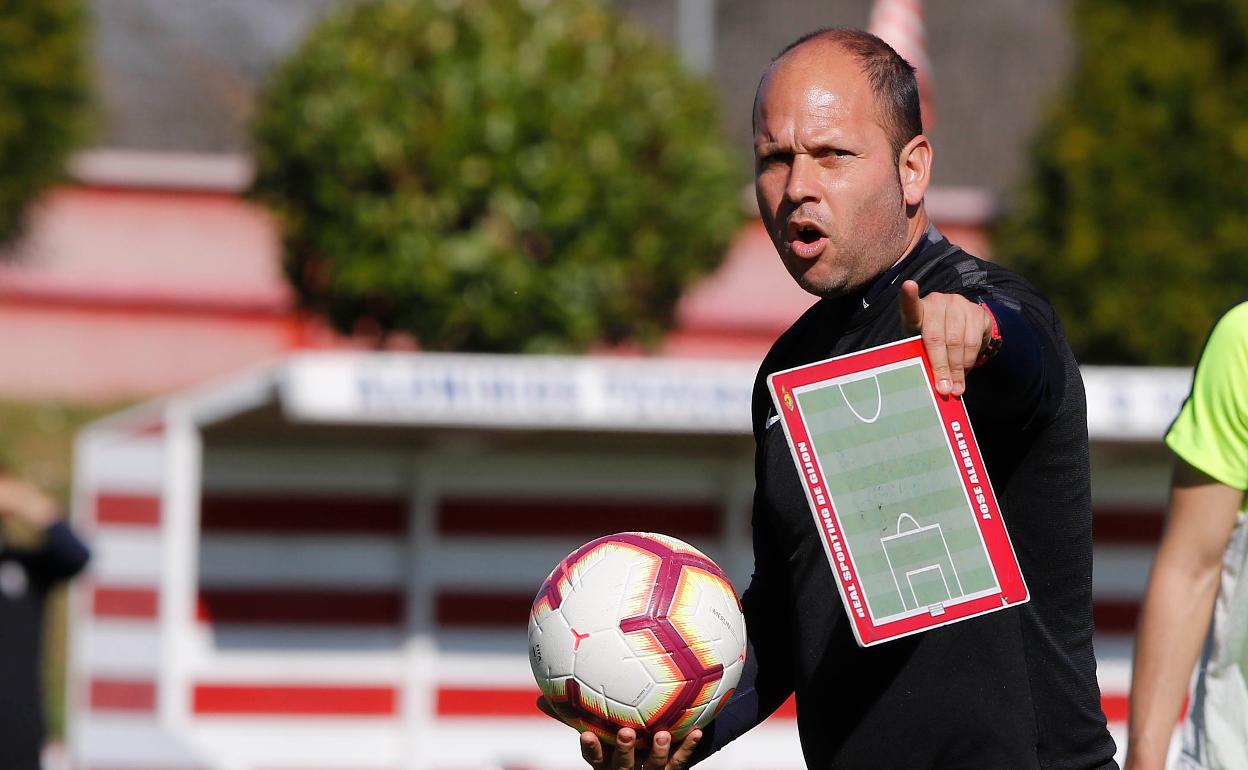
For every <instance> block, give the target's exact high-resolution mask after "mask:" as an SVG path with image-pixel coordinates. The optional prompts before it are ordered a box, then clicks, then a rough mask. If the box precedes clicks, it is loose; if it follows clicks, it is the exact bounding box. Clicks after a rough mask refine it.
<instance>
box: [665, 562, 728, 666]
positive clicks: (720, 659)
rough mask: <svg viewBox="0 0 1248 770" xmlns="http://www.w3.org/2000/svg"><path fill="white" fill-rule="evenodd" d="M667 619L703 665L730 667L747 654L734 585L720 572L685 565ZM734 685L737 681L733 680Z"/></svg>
mask: <svg viewBox="0 0 1248 770" xmlns="http://www.w3.org/2000/svg"><path fill="white" fill-rule="evenodd" d="M668 619H669V620H671V622H672V624H673V625H674V626H675V627H676V630H677V631H678V632H679V633H680V635H681V636H682V637H683V638H684V639H685V640H686V641H688V642H689V648H690V649H691V650H693V651H694V654H696V655H697V656H698V660H699V661H701V663H702V665H703V666H706V667H707V668H710V667H712V666H715V665H720V666H724V667H725V668H727V667H728V664H730V663H732V662H734V661H738V660H743V659H744V657H745V644H746V640H745V619H744V618H743V617H742V615H741V610H740V608H739V606H738V604H737V597H736V594H734V593H733V592H732V587H731V586H729V585H728V584H727V583H725V582H724V581H723V580H722V579H721V578H720V577H719V576H718V575H714V574H711V573H709V572H707V571H705V570H701V569H697V568H695V567H686V568H685V569H684V570H683V571H682V572H681V576H680V582H679V583H678V585H677V589H676V596H675V598H674V599H673V601H672V608H671V610H670V611H669V612H668ZM734 686H735V683H734Z"/></svg>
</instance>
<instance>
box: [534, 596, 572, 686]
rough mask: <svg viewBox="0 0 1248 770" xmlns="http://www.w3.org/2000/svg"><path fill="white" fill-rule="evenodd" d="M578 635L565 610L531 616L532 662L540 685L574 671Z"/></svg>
mask: <svg viewBox="0 0 1248 770" xmlns="http://www.w3.org/2000/svg"><path fill="white" fill-rule="evenodd" d="M574 641H575V640H574V637H573V635H572V633H571V630H570V629H569V627H568V621H567V619H566V618H564V616H563V613H562V612H560V611H559V610H554V611H551V612H547V613H545V614H544V615H543V616H542V617H541V618H536V617H530V619H529V665H531V666H532V668H533V676H534V678H536V679H537V683H538V685H539V686H540V685H541V684H542V682H543V681H545V680H550V679H559V678H563V677H568V676H571V675H572V668H573V659H574V656H575V650H574V647H573V645H574Z"/></svg>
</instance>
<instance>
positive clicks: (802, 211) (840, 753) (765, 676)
mask: <svg viewBox="0 0 1248 770" xmlns="http://www.w3.org/2000/svg"><path fill="white" fill-rule="evenodd" d="M754 150H755V158H756V167H755V189H756V193H757V197H758V203H759V209H760V212H761V215H762V219H763V224H764V225H765V226H766V228H767V230H768V232H769V233H770V234H771V237H772V241H773V242H774V244H775V247H776V250H777V251H778V252H779V255H780V258H781V261H782V262H783V263H784V265H785V267H786V268H787V269H788V271H789V273H790V274H791V275H792V276H793V278H794V279H795V280H796V281H797V282H798V284H799V285H801V286H802V288H804V289H806V290H807V291H809V292H811V293H812V294H815V295H817V296H819V297H820V301H819V302H817V303H816V304H815V305H814V306H813V307H812V308H811V309H810V310H809V311H807V312H806V313H805V314H804V315H803V316H802V317H801V318H800V319H799V320H798V321H797V322H796V323H795V324H793V326H792V327H791V328H790V329H789V330H788V331H786V332H785V333H784V334H783V335H782V336H781V337H780V339H779V340H778V341H777V342H776V343H775V345H774V346H773V348H772V350H771V352H770V353H769V354H768V355H767V357H766V359H765V360H764V362H763V365H762V368H761V370H760V371H759V375H758V380H757V382H756V384H755V391H754V409H753V424H754V437H755V442H756V448H757V451H756V463H755V471H756V482H757V487H756V492H755V498H754V518H753V531H754V557H755V571H754V576H753V578H752V580H751V583H750V586H749V588H748V589H747V591H746V592H745V595H744V597H743V599H742V602H743V605H744V607H745V612H746V621H747V627H748V630H749V633H750V640H751V644H752V649H751V652H750V655H749V658H748V663H747V668H746V671H745V673H744V675H743V677H742V681H741V683H740V685H739V687H738V690H737V693H736V695H735V696H734V697H733V699H732V701H731V702H730V703H729V704H728V705H727V707H726V708H725V709H724V711H723V712H721V714H720V715H719V716H718V717H717V718H716V720H715V721H714V722H712V723H711V725H710V726H708V727H707V728H706V730H705V731H694V732H693V733H691V734H690V735H689V736H688V737H687V738H686V739H685V740H684V741H683V742H682V743H681V745H679V746H677V747H672V746H671V741H670V736H667V735H666V734H665V733H660V734H658V735H656V737H655V747H654V748H653V750H652V751H651V752H650V754H649V755H648V757H647V758H646V759H645V760H644V767H647V768H663V767H666V768H672V769H674V768H682V767H686V766H688V765H689V764H692V763H694V762H696V761H698V760H700V759H702V758H703V757H705V756H707V755H708V754H710V753H711V752H713V751H715V750H716V749H718V748H720V747H722V746H723V745H725V744H726V743H728V742H729V741H731V740H732V739H733V738H735V737H736V736H738V735H740V734H741V733H743V732H745V731H746V730H748V729H750V728H751V727H753V726H754V725H756V724H758V723H759V722H761V721H762V720H763V719H765V718H766V717H767V716H768V715H769V714H771V713H772V712H773V711H774V710H775V709H776V708H777V707H778V706H780V704H781V703H782V702H783V701H784V700H785V699H786V698H787V697H788V696H789V695H790V694H791V693H795V694H796V697H797V712H798V729H799V733H800V736H801V741H802V750H803V753H804V755H805V759H806V764H807V766H808V767H810V768H814V769H817V770H822V769H823V768H898V769H899V770H921V769H922V768H976V769H991V770H997V769H999V768H1001V769H1006V768H1008V769H1009V770H1020V769H1021V768H1112V767H1116V765H1115V764H1114V761H1113V753H1114V744H1113V741H1112V739H1111V738H1110V737H1109V733H1108V731H1107V730H1106V728H1105V718H1104V716H1103V714H1102V713H1101V709H1100V695H1099V691H1098V688H1097V683H1096V678H1095V659H1094V657H1093V653H1092V619H1091V564H1092V551H1091V510H1090V494H1089V475H1088V456H1087V451H1088V447H1087V419H1086V408H1085V403H1084V395H1083V386H1082V382H1081V380H1080V378H1079V372H1078V368H1077V366H1076V364H1075V360H1074V358H1073V356H1072V355H1071V354H1070V350H1069V348H1068V347H1067V345H1066V343H1065V340H1064V337H1063V334H1062V330H1061V324H1060V323H1059V322H1058V320H1057V318H1056V316H1055V314H1054V312H1053V309H1052V307H1051V306H1050V304H1049V303H1048V302H1047V301H1046V300H1045V299H1044V298H1043V297H1041V296H1040V295H1039V294H1038V293H1037V292H1036V290H1035V289H1034V288H1032V287H1031V286H1030V285H1029V284H1027V283H1026V282H1025V281H1023V280H1022V279H1020V278H1019V277H1017V276H1015V275H1013V274H1012V273H1009V272H1008V271H1006V270H1004V269H1002V268H1000V267H998V266H996V265H992V264H990V263H986V262H982V261H980V260H977V259H975V258H973V257H971V256H969V255H967V254H966V253H965V252H963V251H962V250H961V249H959V248H957V247H956V246H953V245H952V244H950V243H949V242H948V241H947V240H945V239H944V238H943V237H941V235H940V234H939V233H938V232H937V231H936V230H935V228H933V227H932V226H931V225H930V223H929V221H928V218H927V214H926V212H925V210H924V206H923V198H924V195H925V193H926V190H927V186H928V182H929V178H930V171H931V162H932V148H931V145H930V143H929V141H928V139H927V137H926V136H924V135H923V128H922V122H921V118H920V114H919V100H918V88H917V84H916V83H915V77H914V70H913V68H912V67H910V66H909V65H908V64H907V63H906V62H905V61H904V60H902V59H901V58H900V57H899V56H897V54H896V53H895V52H894V51H893V50H892V49H891V48H889V47H888V46H887V45H886V44H885V43H883V42H882V41H880V40H879V39H878V38H875V37H874V36H871V35H868V34H867V33H864V32H860V31H857V30H848V29H834V30H824V31H821V32H818V33H815V34H813V35H810V36H807V37H805V38H803V39H801V40H799V41H798V42H796V43H795V44H793V45H792V46H790V47H789V48H787V49H785V50H784V51H783V52H781V54H780V55H779V56H778V57H777V58H776V59H775V60H774V61H773V63H772V65H771V67H770V68H769V69H768V71H767V73H766V74H765V75H764V77H763V79H762V82H761V83H760V84H759V88H758V93H757V96H756V98H755V106H754ZM916 333H919V334H921V335H922V337H923V341H924V345H925V348H926V350H927V352H928V355H929V356H930V358H931V362H932V367H933V372H934V375H935V378H936V386H937V390H938V391H939V393H940V394H941V395H942V397H946V398H965V401H966V405H967V408H968V410H969V412H970V415H971V418H972V422H973V424H974V428H975V433H976V435H977V436H978V438H979V441H980V445H981V448H982V450H983V452H984V456H985V459H986V463H987V466H988V470H989V474H990V476H991V477H992V481H993V485H994V487H995V489H996V492H997V495H998V498H999V500H1000V502H1001V503H1002V508H1003V511H1004V517H1005V521H1006V524H1007V526H1008V528H1009V532H1010V535H1011V537H1012V540H1013V544H1014V547H1015V550H1016V552H1017V554H1018V558H1019V561H1020V563H1021V566H1022V571H1023V575H1024V576H1025V578H1026V581H1027V584H1028V587H1029V589H1030V592H1031V601H1030V603H1028V604H1025V605H1023V606H1021V607H1017V608H1011V609H1007V610H1002V611H999V612H996V613H992V614H990V615H986V616H983V617H980V618H976V619H973V620H967V621H964V622H961V623H955V624H952V625H949V626H946V627H943V628H938V629H934V630H930V631H927V632H925V633H922V634H919V635H917V636H913V637H908V638H904V639H900V640H896V641H892V642H888V643H886V644H883V645H880V646H878V647H872V648H867V649H863V648H860V647H858V646H857V645H856V643H855V642H854V638H853V635H852V632H851V630H850V627H849V621H848V619H847V618H846V616H845V612H844V609H843V608H842V605H841V602H840V599H839V596H838V593H837V588H836V585H835V582H834V577H833V573H832V570H831V568H830V566H829V563H828V561H827V558H826V556H825V554H824V551H823V547H822V544H821V541H820V535H819V532H818V529H817V528H816V526H815V524H814V522H813V520H812V517H811V514H810V510H809V508H808V507H807V502H806V498H805V496H804V493H803V491H802V487H801V483H800V480H799V476H798V472H797V469H796V468H795V466H794V464H793V460H792V457H791V455H790V451H789V448H788V446H787V444H786V442H785V439H784V436H783V433H782V431H781V428H780V426H779V425H778V424H777V420H776V418H775V415H774V411H773V410H772V409H771V399H770V398H769V396H768V395H767V392H766V389H765V382H766V377H767V375H769V374H771V373H772V372H775V371H779V370H782V369H787V368H790V367H794V366H799V365H802V364H806V363H810V362H813V361H817V360H821V359H825V358H829V357H831V356H835V355H840V354H843V353H849V352H853V351H856V350H862V349H865V348H869V347H873V346H876V345H881V344H884V343H888V342H893V341H895V340H899V339H903V338H905V337H907V336H910V335H913V334H916ZM617 739H618V741H619V743H618V747H617V748H616V749H614V750H611V751H606V750H604V748H603V747H602V746H601V745H600V743H599V742H598V740H597V739H596V738H595V737H594V736H593V735H592V734H589V733H586V734H583V735H582V736H581V748H582V754H583V756H584V757H585V759H586V760H587V761H588V762H589V763H590V764H591V765H593V766H595V767H599V768H632V767H633V766H634V762H637V761H639V758H638V757H637V756H636V754H637V751H636V746H635V743H636V740H635V736H634V735H633V731H632V730H628V729H625V730H621V731H620V733H619V735H618V736H617Z"/></svg>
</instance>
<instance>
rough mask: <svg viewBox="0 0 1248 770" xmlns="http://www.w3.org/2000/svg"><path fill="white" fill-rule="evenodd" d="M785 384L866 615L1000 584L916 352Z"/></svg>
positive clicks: (958, 598) (878, 616) (936, 610)
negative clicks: (875, 365) (816, 464)
mask: <svg viewBox="0 0 1248 770" xmlns="http://www.w3.org/2000/svg"><path fill="white" fill-rule="evenodd" d="M793 393H794V396H795V397H796V398H797V402H798V406H799V407H800V411H801V414H802V417H803V419H804V421H805V423H806V428H807V431H808V433H809V435H810V438H811V444H812V445H813V446H814V448H815V453H816V455H817V457H818V459H819V464H820V466H821V467H822V469H823V473H824V481H825V482H826V488H827V490H828V492H829V493H830V496H831V498H832V505H833V507H834V508H835V509H836V512H837V514H838V518H839V519H840V522H841V531H842V534H843V536H844V538H845V542H846V545H847V546H848V549H849V552H850V556H851V557H852V558H853V561H854V563H855V565H856V566H857V568H858V577H859V581H860V583H861V585H862V588H863V595H864V598H865V599H866V604H867V609H868V611H869V612H870V614H871V618H872V621H873V622H874V623H876V624H880V623H886V622H890V621H893V620H898V619H901V618H904V617H908V616H911V615H915V614H919V613H927V614H931V615H941V614H944V611H945V608H947V607H949V606H951V605H955V604H958V603H961V602H965V601H970V600H972V599H976V598H979V597H982V596H985V595H988V594H992V593H996V592H998V591H1000V587H999V585H998V583H997V579H996V576H995V574H994V572H993V567H992V562H991V559H990V557H989V554H988V549H987V547H986V545H985V543H984V540H983V537H982V535H981V533H980V528H979V525H978V522H977V520H976V513H975V511H974V510H973V509H972V507H971V501H970V500H969V499H968V498H967V493H966V487H965V486H964V484H963V483H962V478H961V475H960V472H959V470H958V463H957V459H956V457H954V456H953V451H952V449H951V447H950V445H949V441H948V439H947V436H946V434H945V430H944V427H943V425H942V422H941V418H940V413H939V412H938V411H937V408H936V403H935V401H934V400H933V397H932V392H931V389H930V387H929V386H928V384H927V380H926V378H925V376H924V372H923V367H922V363H921V362H919V361H914V360H912V361H906V362H901V363H898V364H894V365H890V366H886V367H880V368H878V369H874V370H871V371H869V372H866V373H855V374H851V375H847V376H845V377H840V378H835V379H831V380H825V381H822V382H819V383H816V384H814V385H808V386H805V387H801V388H797V389H795V390H794V391H793Z"/></svg>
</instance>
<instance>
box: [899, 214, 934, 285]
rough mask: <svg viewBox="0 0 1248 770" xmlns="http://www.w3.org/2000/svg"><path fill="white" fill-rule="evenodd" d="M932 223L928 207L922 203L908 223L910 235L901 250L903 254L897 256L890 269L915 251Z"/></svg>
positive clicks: (907, 227)
mask: <svg viewBox="0 0 1248 770" xmlns="http://www.w3.org/2000/svg"><path fill="white" fill-rule="evenodd" d="M930 224H931V221H930V220H929V219H928V218H927V209H926V208H924V206H923V205H922V204H920V205H919V210H918V212H917V213H915V215H914V218H912V219H911V220H910V221H909V222H908V223H907V224H906V229H907V234H908V236H909V237H907V239H906V247H905V248H904V249H902V250H901V254H899V255H898V256H897V259H895V260H894V261H893V264H891V265H889V266H888V267H889V269H890V270H891V269H892V268H894V267H896V266H897V265H898V264H900V262H901V260H903V259H905V258H906V257H908V256H910V252H912V251H914V247H915V246H918V245H919V243H920V242H921V241H922V240H923V239H924V238H926V237H927V228H928V226H929V225H930Z"/></svg>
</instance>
